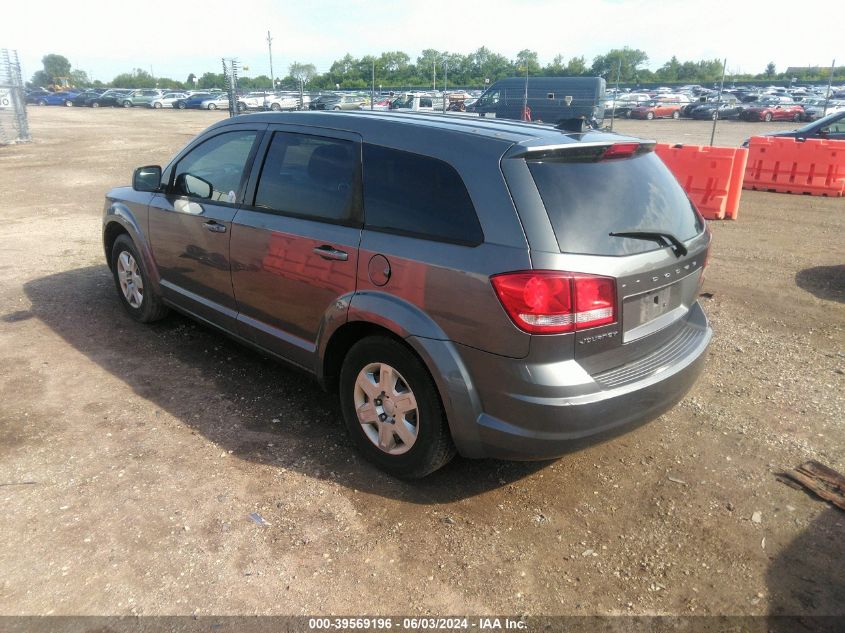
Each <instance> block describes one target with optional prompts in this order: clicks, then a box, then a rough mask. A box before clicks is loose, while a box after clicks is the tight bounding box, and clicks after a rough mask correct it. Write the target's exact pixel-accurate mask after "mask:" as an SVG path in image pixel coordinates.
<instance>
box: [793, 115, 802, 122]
mask: <svg viewBox="0 0 845 633" xmlns="http://www.w3.org/2000/svg"><path fill="white" fill-rule="evenodd" d="M792 120H793V121H795V122H796V123H798V122H799V121H800V120H801V115H800V114H796V115H795V116H794V117H792Z"/></svg>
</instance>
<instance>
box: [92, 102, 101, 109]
mask: <svg viewBox="0 0 845 633" xmlns="http://www.w3.org/2000/svg"><path fill="white" fill-rule="evenodd" d="M91 107H92V108H99V107H100V103H99V102H98V101H92V102H91Z"/></svg>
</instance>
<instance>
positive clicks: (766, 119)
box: [763, 112, 772, 123]
mask: <svg viewBox="0 0 845 633" xmlns="http://www.w3.org/2000/svg"><path fill="white" fill-rule="evenodd" d="M763 120H764V121H765V122H766V123H768V122H770V121H771V120H772V113H771V112H766V115H765V116H764V117H763Z"/></svg>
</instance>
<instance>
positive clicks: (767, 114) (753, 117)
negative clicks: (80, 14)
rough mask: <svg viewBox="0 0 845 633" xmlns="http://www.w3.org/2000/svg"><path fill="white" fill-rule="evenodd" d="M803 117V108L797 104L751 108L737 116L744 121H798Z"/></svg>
mask: <svg viewBox="0 0 845 633" xmlns="http://www.w3.org/2000/svg"><path fill="white" fill-rule="evenodd" d="M803 116H804V108H803V106H800V105H798V104H797V103H791V104H783V103H779V104H771V105H759V106H752V107H750V108H746V109H745V110H743V111H742V112H741V113H740V115H739V117H740V118H741V119H743V120H744V121H800V120H801V119H802V117H803Z"/></svg>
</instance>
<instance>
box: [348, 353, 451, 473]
mask: <svg viewBox="0 0 845 633" xmlns="http://www.w3.org/2000/svg"><path fill="white" fill-rule="evenodd" d="M339 382H340V388H339V390H340V406H341V410H342V412H343V418H344V422H345V424H346V428H347V431H348V432H349V435H350V437H351V439H352V442H353V444H354V445H355V447H356V448H357V449H358V450H359V451H360V452H361V453H362V454H363V455H364V456H365V457H366V458H367V459H368V460H370V461H371V462H373V463H374V464H376V465H377V466H378V467H379V468H381V469H382V470H384V471H386V472H388V473H390V474H391V475H394V476H396V477H403V478H409V479H417V478H420V477H425V476H426V475H428V474H429V473H432V472H434V471H435V470H437V469H438V468H441V467H442V466H445V465H446V464H447V463H448V462H449V461H450V460H451V459H452V458H453V457H454V456H455V453H456V450H455V445H454V444H453V443H452V437H451V435H450V434H449V426H448V423H447V421H446V414H445V412H444V411H443V405H442V403H441V401H440V395H439V393H438V391H437V387H436V385H435V384H434V380H433V379H432V378H431V375H430V374H429V373H428V370H427V369H426V367H425V365H423V363H422V362H421V361H420V360H419V359H418V358H417V357H416V356H415V355H414V353H413V352H412V351H411V350H410V349H409V348H408V347H406V346H405V345H404V344H402V343H400V342H398V341H396V340H394V339H392V338H388V337H386V336H372V337H368V338H365V339H362V340H360V341H358V342H357V343H356V344H355V345H353V346H352V348H351V349H350V350H349V352H348V353H347V355H346V358H345V359H344V361H343V366H342V368H341V372H340V381H339Z"/></svg>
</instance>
